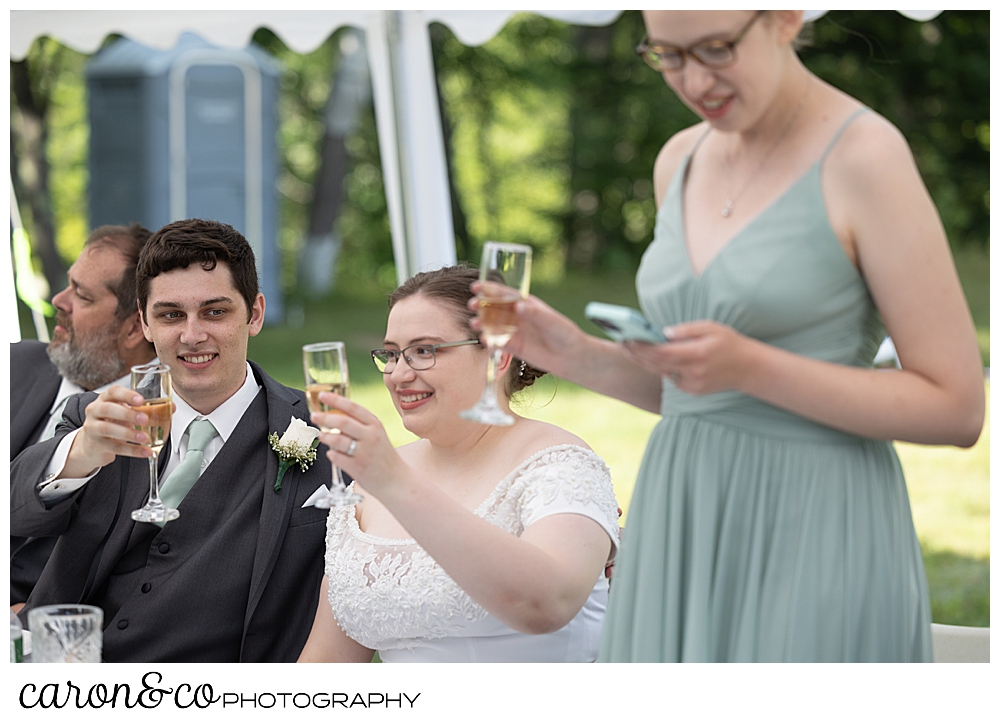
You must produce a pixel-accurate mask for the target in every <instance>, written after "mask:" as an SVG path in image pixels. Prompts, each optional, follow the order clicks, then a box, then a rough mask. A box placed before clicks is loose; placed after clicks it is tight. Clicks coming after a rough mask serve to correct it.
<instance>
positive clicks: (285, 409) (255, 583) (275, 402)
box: [243, 362, 309, 634]
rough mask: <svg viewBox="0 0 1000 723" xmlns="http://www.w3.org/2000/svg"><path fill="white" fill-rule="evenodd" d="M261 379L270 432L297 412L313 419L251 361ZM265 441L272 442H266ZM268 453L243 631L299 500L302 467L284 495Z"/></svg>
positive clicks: (288, 478)
mask: <svg viewBox="0 0 1000 723" xmlns="http://www.w3.org/2000/svg"><path fill="white" fill-rule="evenodd" d="M250 365H251V368H252V369H253V371H254V374H255V375H256V377H257V380H258V381H259V382H260V383H261V385H262V386H263V387H264V391H265V394H266V399H267V430H266V431H265V433H264V439H265V440H266V438H267V436H268V434H270V433H271V432H277V433H278V435H279V436H280V435H281V434H282V433H284V431H285V429H286V428H287V427H288V423H289V421H290V420H291V417H292V416H293V415H294V416H296V417H299V418H300V419H303V420H304V421H307V422H308V421H309V419H308V418H309V412H308V410H307V409H306V406H305V403H304V402H302V401H301V400H299V399H298V398H297V397H295V396H294V395H293V394H291V393H290V392H289V390H288V389H286V388H285V387H283V386H281V385H280V384H278V383H277V382H275V381H274V380H273V379H271V378H270V377H268V376H267V375H266V374H264V373H263V372H262V371H261V369H260V367H258V366H257V365H256V364H254V363H253V362H250ZM265 444H268V443H267V442H266V441H265ZM268 449H269V453H268V455H267V465H266V467H265V470H264V482H263V483H264V498H263V499H264V501H263V503H262V504H261V510H260V523H259V525H258V528H257V549H256V552H255V554H254V561H253V577H252V579H251V582H250V599H249V602H248V604H247V611H246V617H245V618H244V620H243V631H244V634H245V633H246V630H247V627H248V626H249V625H250V620H251V618H252V617H253V613H254V610H256V608H257V603H258V602H259V601H260V597H261V595H262V594H263V592H264V588H265V586H266V585H267V580H268V578H269V577H270V575H271V570H273V569H274V564H275V562H276V561H277V558H278V553H279V551H280V550H281V542H282V540H283V539H284V536H285V529H286V528H287V527H288V519H289V517H290V516H291V513H292V507H293V504H294V500H295V490H296V487H297V486H298V482H299V477H300V475H299V473H298V467H293V468H290V469H289V470H288V471H287V472H286V473H285V476H284V478H283V479H282V483H281V484H282V491H281V494H276V493H275V492H274V482H275V480H276V479H277V477H278V455H277V454H275V453H274V452H272V451H270V446H269V447H268Z"/></svg>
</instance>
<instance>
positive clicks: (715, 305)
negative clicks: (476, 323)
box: [600, 111, 932, 662]
mask: <svg viewBox="0 0 1000 723" xmlns="http://www.w3.org/2000/svg"><path fill="white" fill-rule="evenodd" d="M859 112H860V111H859ZM855 115H856V114H855ZM854 117H855V116H852V117H851V118H849V119H848V121H847V122H846V123H845V124H844V125H845V126H846V125H847V124H848V123H850V122H851V120H853V118H854ZM842 130H843V129H841V131H839V132H838V133H837V136H836V137H835V138H834V140H833V141H832V142H831V144H830V146H831V147H832V145H833V144H834V143H835V142H836V140H837V138H839V135H840V132H842ZM828 152H829V148H827V150H826V152H824V154H823V158H820V160H819V161H817V162H816V164H815V165H813V166H812V167H811V168H810V169H809V170H808V171H807V172H806V173H805V174H804V175H803V176H802V177H801V178H800V179H799V180H798V181H797V182H796V183H795V184H794V185H793V186H792V187H791V188H790V189H789V190H788V191H787V192H786V193H785V194H784V195H782V196H781V197H780V198H779V199H778V200H777V201H775V202H774V203H773V204H772V205H771V206H769V207H768V208H766V209H765V210H764V211H763V212H762V213H761V214H760V215H759V216H757V217H756V219H754V220H753V221H751V222H750V224H749V225H747V226H746V227H745V228H744V229H743V230H742V231H740V232H739V233H738V234H737V235H736V236H735V237H734V238H733V239H732V240H731V241H730V242H729V243H728V244H727V245H726V246H725V247H724V248H723V249H722V250H721V251H720V252H719V254H718V255H717V256H716V257H715V258H714V259H713V260H712V261H711V262H710V263H709V265H708V266H707V267H706V268H705V269H704V270H703V271H702V273H701V274H696V273H695V272H694V270H693V269H692V266H691V264H690V260H689V256H688V253H687V249H686V246H685V242H684V229H683V214H682V202H681V195H682V190H683V189H682V186H683V180H684V177H685V172H686V169H687V164H688V161H689V159H688V160H685V162H684V163H683V164H682V166H681V168H680V169H679V171H678V173H677V175H676V176H675V177H674V179H673V181H672V183H671V185H670V188H669V190H668V192H667V196H666V198H665V199H664V201H663V203H662V205H661V208H660V210H659V213H658V217H657V222H656V233H655V238H654V240H653V242H652V244H650V246H649V248H648V250H647V251H646V254H645V256H644V257H643V260H642V264H641V266H640V268H639V273H638V277H637V287H638V290H639V296H640V300H641V305H642V308H643V311H644V312H645V314H646V315H647V316H648V318H649V319H650V320H652V321H653V323H654V324H656V325H657V326H665V325H667V324H674V323H677V322H682V321H692V320H698V319H713V320H715V321H718V322H721V323H723V324H728V325H730V326H732V327H733V328H735V329H736V330H737V331H739V332H740V333H742V334H745V335H747V336H750V337H753V338H755V339H759V340H761V341H764V342H767V343H768V344H773V345H774V346H777V347H780V348H782V349H786V350H788V351H791V352H794V353H796V354H801V355H803V356H807V357H812V358H814V359H822V360H824V361H828V362H834V363H837V364H845V365H851V366H857V367H866V366H870V365H871V362H872V359H873V357H874V355H875V352H876V350H877V348H878V344H879V341H880V340H881V336H882V327H881V323H880V321H879V319H878V316H877V312H876V309H875V306H874V304H873V302H872V299H871V296H870V294H869V292H868V289H867V287H866V286H865V282H864V279H862V277H861V276H860V274H859V273H858V271H857V269H856V268H855V267H854V266H853V265H852V264H851V263H850V261H849V260H848V259H847V257H846V256H845V254H844V252H843V249H842V247H841V245H840V243H839V242H838V241H837V238H836V236H835V235H834V233H833V230H832V229H831V228H830V224H829V221H828V220H827V216H826V211H825V207H824V204H823V194H822V189H821V185H820V170H821V167H822V163H823V159H824V158H825V157H826V154H827V153H828ZM689 158H690V157H689ZM774 383H775V384H780V383H781V380H780V379H775V380H774ZM661 412H662V415H663V419H662V420H661V421H660V422H659V424H658V425H657V426H656V428H655V429H654V431H653V433H652V435H651V437H650V439H649V444H648V447H647V449H646V453H645V457H644V459H643V462H642V466H641V468H640V471H639V479H638V481H637V484H636V488H635V492H634V495H633V497H632V501H631V504H630V506H629V514H628V522H627V525H626V528H625V531H624V535H623V540H622V550H621V554H620V557H619V563H618V565H617V566H616V568H615V574H614V578H613V581H612V585H611V595H610V600H609V606H608V612H607V616H606V618H605V623H604V630H603V634H602V646H601V657H600V659H601V660H603V661H608V662H625V661H635V662H660V661H663V662H666V661H720V662H721V661H930V660H931V658H932V652H931V639H930V622H931V621H930V603H929V597H928V592H927V582H926V578H925V576H924V568H923V561H922V558H921V554H920V546H919V544H918V542H917V537H916V534H915V532H914V529H913V521H912V518H911V515H910V504H909V498H908V497H907V493H906V484H905V482H904V480H903V472H902V469H901V468H900V464H899V460H898V459H897V457H896V454H895V451H894V450H893V448H892V445H891V444H890V443H889V442H886V441H881V440H874V439H866V438H862V437H858V436H854V435H851V434H846V433H844V432H840V431H837V430H835V429H832V428H830V427H826V426H823V425H821V424H817V423H815V422H812V421H809V420H807V419H804V418H802V417H799V416H796V415H794V414H791V413H789V412H786V411H784V410H781V409H778V408H777V407H774V406H771V405H769V404H766V403H764V402H762V401H760V400H758V399H755V398H753V397H749V396H746V395H744V394H740V393H738V392H734V391H725V392H720V393H716V394H709V395H704V396H693V395H689V394H685V393H684V392H681V391H680V390H678V389H676V388H675V387H674V386H673V385H672V384H671V382H670V381H669V380H668V379H665V380H664V384H663V403H662V409H661Z"/></svg>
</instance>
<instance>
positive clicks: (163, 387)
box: [132, 364, 181, 522]
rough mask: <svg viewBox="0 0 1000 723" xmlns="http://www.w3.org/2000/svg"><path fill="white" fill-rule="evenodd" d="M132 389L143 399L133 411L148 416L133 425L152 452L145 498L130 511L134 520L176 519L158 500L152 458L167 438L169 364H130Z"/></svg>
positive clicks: (170, 403) (170, 405) (170, 407)
mask: <svg viewBox="0 0 1000 723" xmlns="http://www.w3.org/2000/svg"><path fill="white" fill-rule="evenodd" d="M132 389H134V390H135V391H137V392H139V394H141V395H142V399H143V402H142V405H141V406H138V407H136V411H138V412H143V413H144V414H145V415H146V416H147V417H149V421H148V422H147V423H146V424H144V425H141V426H136V429H140V430H142V431H143V432H145V433H146V435H147V436H148V437H149V442H146V443H145V444H143V445H142V446H144V447H149V448H150V449H152V450H153V455H152V456H151V457H149V500H147V501H146V504H145V505H144V506H143V507H142V508H141V509H138V510H134V511H133V512H132V519H133V520H136V521H137V522H167V521H169V520H176V519H177V518H178V517H180V516H181V513H180V512H178V511H177V510H175V509H173V508H171V507H167V506H166V505H164V504H163V502H161V501H160V485H159V480H157V477H156V470H157V465H156V460H157V457H158V456H159V454H160V450H161V449H163V445H164V444H166V442H167V439H169V438H170V420H171V418H172V417H173V400H172V399H171V382H170V367H168V366H167V365H166V364H141V365H139V366H136V367H132Z"/></svg>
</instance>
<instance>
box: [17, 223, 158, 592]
mask: <svg viewBox="0 0 1000 723" xmlns="http://www.w3.org/2000/svg"><path fill="white" fill-rule="evenodd" d="M149 236H150V232H149V231H148V230H147V229H145V228H143V227H142V226H140V225H139V224H132V225H131V226H101V227H100V228H98V229H96V230H95V231H94V232H93V233H91V234H90V237H89V238H88V239H87V241H86V243H85V245H84V248H83V251H82V252H81V253H80V256H79V257H78V258H77V260H76V262H75V263H74V264H73V265H72V266H71V267H70V269H69V272H68V273H67V277H68V279H69V286H67V287H66V288H65V289H64V290H63V291H61V292H59V293H58V294H56V295H55V297H54V298H53V299H52V304H53V306H55V308H56V327H55V329H54V331H53V334H52V341H51V342H50V343H49V344H48V346H46V345H45V344H44V343H42V342H40V341H21V342H18V343H16V344H11V345H10V459H11V461H13V460H14V458H15V457H17V455H18V454H20V453H21V451H22V450H24V449H25V448H26V447H29V446H31V445H33V444H35V443H36V442H38V441H42V440H45V439H48V438H50V437H52V436H53V434H54V432H55V429H56V426H57V425H58V423H59V422H60V420H61V419H62V411H63V408H64V407H65V406H66V402H67V401H68V400H69V398H70V397H72V396H73V395H75V394H80V393H83V392H89V391H94V392H98V393H100V392H102V391H104V390H105V389H107V388H109V387H111V386H112V385H116V384H117V385H120V386H124V387H128V386H129V368H130V367H132V366H134V365H136V364H145V363H147V362H150V361H152V360H153V359H155V357H156V352H155V351H154V349H153V345H152V344H151V343H150V342H148V341H146V338H145V336H144V335H143V332H142V324H141V323H140V322H139V312H138V305H137V303H136V292H135V268H136V263H137V261H138V258H139V250H140V249H141V248H142V246H143V244H145V243H146V240H147V239H148V238H149ZM56 539H57V538H54V537H51V538H34V537H28V538H25V537H13V536H12V537H11V538H10V553H11V554H10V604H11V607H12V608H13V609H15V610H16V609H19V608H20V607H21V605H23V604H24V601H25V600H27V599H28V594H29V593H30V592H31V590H32V588H33V587H34V585H35V582H36V581H37V580H38V576H39V575H40V574H41V572H42V568H43V567H44V566H45V563H46V561H47V560H48V558H49V554H50V553H51V551H52V547H53V545H54V544H55V542H56Z"/></svg>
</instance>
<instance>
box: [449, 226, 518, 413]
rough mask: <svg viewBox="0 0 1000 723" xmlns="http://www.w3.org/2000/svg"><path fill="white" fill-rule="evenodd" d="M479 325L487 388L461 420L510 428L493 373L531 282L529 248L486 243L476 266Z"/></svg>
mask: <svg viewBox="0 0 1000 723" xmlns="http://www.w3.org/2000/svg"><path fill="white" fill-rule="evenodd" d="M479 280H480V281H482V286H481V288H480V290H479V323H480V325H481V327H482V337H483V340H484V341H485V342H486V346H487V348H488V349H489V355H490V358H489V365H488V366H487V368H486V388H485V389H484V390H483V396H482V397H481V398H480V399H479V401H478V402H476V406H474V407H473V408H472V409H467V410H465V411H464V412H461V413H460V414H461V417H462V418H463V419H468V420H471V421H473V422H479V423H480V424H495V425H499V426H509V425H511V424H513V423H514V418H513V417H512V416H510V415H509V414H507V413H506V412H504V411H503V409H501V408H500V405H499V403H498V402H497V389H496V385H497V381H496V370H497V366H498V365H499V363H500V356H501V354H502V353H503V347H504V346H505V345H506V344H507V342H508V341H510V338H511V336H513V335H514V332H516V331H517V311H515V309H514V307H515V305H516V304H517V302H518V301H520V300H521V299H523V298H525V297H526V296H527V295H528V286H529V284H530V281H531V247H530V246H522V245H520V244H505V243H497V242H495V241H487V242H486V245H485V246H484V247H483V260H482V263H481V264H480V266H479Z"/></svg>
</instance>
